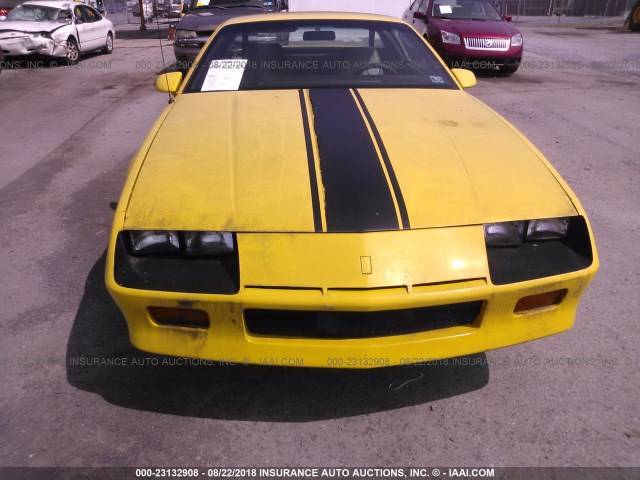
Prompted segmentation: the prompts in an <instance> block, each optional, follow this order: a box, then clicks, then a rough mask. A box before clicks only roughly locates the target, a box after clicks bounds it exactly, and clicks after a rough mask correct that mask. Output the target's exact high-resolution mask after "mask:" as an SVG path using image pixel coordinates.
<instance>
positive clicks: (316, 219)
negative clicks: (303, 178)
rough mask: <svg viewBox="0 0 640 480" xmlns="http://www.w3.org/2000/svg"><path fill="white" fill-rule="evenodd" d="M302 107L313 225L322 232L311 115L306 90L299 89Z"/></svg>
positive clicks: (317, 230)
mask: <svg viewBox="0 0 640 480" xmlns="http://www.w3.org/2000/svg"><path fill="white" fill-rule="evenodd" d="M299 94H300V108H301V109H302V126H303V127H304V141H305V143H306V144H307V163H308V165H309V181H310V184H311V206H312V208H313V225H314V227H315V230H316V232H322V212H321V211H320V196H319V194H318V177H317V175H316V165H315V161H314V159H313V142H312V140H311V128H310V127H309V115H308V111H307V102H306V100H305V98H304V92H303V91H302V90H300V91H299Z"/></svg>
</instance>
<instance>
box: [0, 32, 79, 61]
mask: <svg viewBox="0 0 640 480" xmlns="http://www.w3.org/2000/svg"><path fill="white" fill-rule="evenodd" d="M0 48H2V52H3V53H4V54H5V55H9V56H14V55H15V56H19V55H20V56H21V55H34V54H39V55H47V56H51V57H65V56H66V55H67V43H66V41H61V42H57V41H55V40H53V39H51V38H47V37H43V36H41V35H31V34H25V35H23V36H20V37H15V36H12V37H7V36H3V35H2V34H0Z"/></svg>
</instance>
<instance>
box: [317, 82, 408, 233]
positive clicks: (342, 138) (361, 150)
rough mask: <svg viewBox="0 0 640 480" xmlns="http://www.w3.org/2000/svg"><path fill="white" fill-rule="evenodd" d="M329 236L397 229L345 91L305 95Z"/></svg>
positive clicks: (374, 157) (369, 144) (363, 128)
mask: <svg viewBox="0 0 640 480" xmlns="http://www.w3.org/2000/svg"><path fill="white" fill-rule="evenodd" d="M310 98H311V106H312V108H313V114H314V125H315V131H316V137H317V140H318V150H319V153H320V172H321V175H322V183H323V185H324V189H325V216H326V219H327V230H328V231H329V232H367V231H379V230H398V229H399V228H400V226H399V224H398V216H397V215H396V209H395V205H394V203H393V196H392V195H391V189H390V188H389V184H388V183H387V179H386V177H385V175H384V170H383V169H382V165H381V164H380V159H379V158H378V153H377V152H376V149H375V146H374V144H373V140H372V139H371V135H369V131H368V130H367V125H366V124H365V122H364V119H363V118H362V115H361V114H360V110H358V105H357V104H356V101H355V99H354V98H353V96H352V95H351V92H350V91H349V90H342V89H314V90H311V91H310Z"/></svg>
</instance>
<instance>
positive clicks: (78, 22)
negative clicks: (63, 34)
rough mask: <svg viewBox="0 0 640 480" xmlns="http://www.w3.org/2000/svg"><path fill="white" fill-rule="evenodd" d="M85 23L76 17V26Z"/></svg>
mask: <svg viewBox="0 0 640 480" xmlns="http://www.w3.org/2000/svg"><path fill="white" fill-rule="evenodd" d="M82 23H84V22H83V21H82V19H81V18H78V17H76V25H80V24H82Z"/></svg>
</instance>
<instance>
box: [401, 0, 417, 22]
mask: <svg viewBox="0 0 640 480" xmlns="http://www.w3.org/2000/svg"><path fill="white" fill-rule="evenodd" d="M421 2H422V0H413V1H412V2H411V3H410V4H409V8H407V9H406V10H405V11H404V13H403V14H402V19H403V20H404V21H405V22H407V23H411V20H413V12H415V11H416V10H417V9H418V6H419V5H420V3H421Z"/></svg>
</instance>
